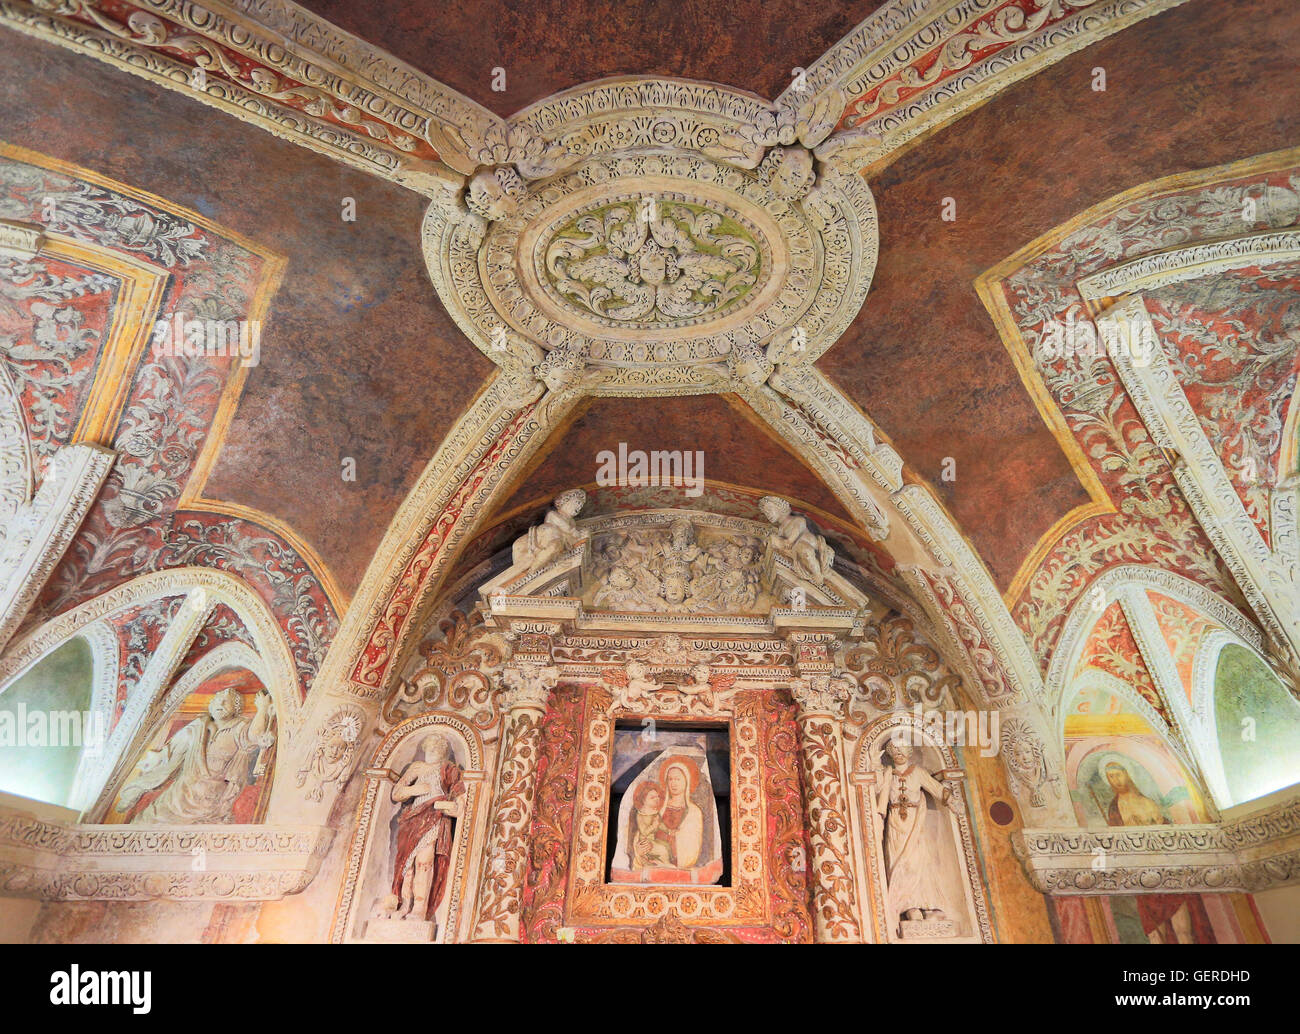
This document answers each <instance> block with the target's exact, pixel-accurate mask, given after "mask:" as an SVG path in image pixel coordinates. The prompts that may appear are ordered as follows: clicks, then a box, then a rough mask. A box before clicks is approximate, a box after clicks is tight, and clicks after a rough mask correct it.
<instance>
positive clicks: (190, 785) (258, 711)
mask: <svg viewBox="0 0 1300 1034" xmlns="http://www.w3.org/2000/svg"><path fill="white" fill-rule="evenodd" d="M253 706H254V713H253V715H252V716H251V717H250V716H249V715H246V714H244V698H243V696H242V695H241V694H240V693H239V692H238V691H237V690H235V689H234V688H230V689H225V690H222V691H221V692H219V693H215V694H213V697H212V700H211V701H210V702H209V704H208V713H207V714H206V715H200V716H199V717H197V718H195V719H194V720H193V721H191V722H189V723H188V724H187V725H185V726H184V727H183V728H182V729H181V730H180V731H179V732H177V733H176V735H174V736H173V737H171V739H169V740H168V741H167V742H166V743H165V744H163V746H161V747H159V748H158V749H157V750H151V751H149V753H148V754H146V755H145V756H144V758H143V759H142V760H141V761H140V764H139V766H138V767H137V770H136V772H135V774H134V775H133V776H132V777H131V778H130V779H129V780H127V782H126V784H125V785H124V786H123V788H122V794H121V797H120V803H119V807H120V808H121V809H122V810H123V811H124V812H129V811H130V810H131V809H132V808H133V807H135V806H136V805H138V804H139V802H140V800H141V798H142V797H143V796H144V795H145V794H146V793H150V792H152V791H155V790H159V789H161V792H160V793H159V794H158V795H157V796H156V797H155V798H154V799H153V800H152V801H150V802H149V803H148V804H147V805H146V806H145V807H143V808H141V809H140V810H139V811H137V812H135V814H134V815H132V817H131V819H130V821H131V822H135V823H144V824H152V823H166V824H169V825H175V824H182V823H184V824H188V823H203V822H230V821H231V818H232V809H233V808H234V804H235V800H236V798H238V797H239V795H240V793H242V792H243V790H244V787H246V786H247V785H248V784H249V783H250V782H251V781H252V780H253V774H254V772H255V771H256V769H257V760H258V757H259V755H260V753H261V752H262V751H263V750H266V749H267V748H269V747H271V746H273V745H274V744H275V730H274V722H275V707H274V705H273V704H272V702H271V695H270V694H269V693H268V692H266V690H261V691H260V692H259V693H258V694H257V695H256V696H255V697H254V700H253Z"/></svg>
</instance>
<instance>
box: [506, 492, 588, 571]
mask: <svg viewBox="0 0 1300 1034" xmlns="http://www.w3.org/2000/svg"><path fill="white" fill-rule="evenodd" d="M586 505H587V493H586V492H584V491H583V490H582V489H580V488H575V489H572V490H571V491H568V492H563V493H561V494H560V495H558V496H556V498H555V509H553V510H551V511H550V512H549V513H548V514H547V515H546V517H545V518H544V519H543V520H542V523H541V524H538V525H535V526H534V527H532V528H529V529H528V533H527V534H526V535H521V536H520V537H519V538H518V539H516V540H515V544H514V546H513V547H512V550H511V558H512V559H513V560H514V562H515V563H516V564H523V565H524V566H525V567H526V568H527V569H528V572H529V573H532V572H533V571H540V570H541V569H542V568H543V567H545V566H546V565H547V564H549V563H551V561H553V560H554V559H555V558H556V557H558V556H559V555H560V554H561V553H563V552H564V551H565V550H567V549H571V548H572V547H573V546H574V544H575V543H576V542H577V541H578V539H579V538H581V537H582V533H581V532H580V531H579V530H578V525H577V522H576V521H575V520H574V518H575V517H577V516H578V514H580V513H581V512H582V508H583V507H584V506H586Z"/></svg>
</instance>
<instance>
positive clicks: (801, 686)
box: [790, 666, 862, 944]
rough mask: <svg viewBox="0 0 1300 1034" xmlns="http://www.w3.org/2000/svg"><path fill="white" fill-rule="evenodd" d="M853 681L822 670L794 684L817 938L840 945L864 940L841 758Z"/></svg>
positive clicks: (820, 940)
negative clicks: (845, 712)
mask: <svg viewBox="0 0 1300 1034" xmlns="http://www.w3.org/2000/svg"><path fill="white" fill-rule="evenodd" d="M801 670H802V666H801ZM852 685H853V683H852V681H851V680H850V679H844V678H837V677H835V676H833V675H823V674H813V675H801V676H800V677H799V678H796V679H794V680H792V681H791V683H790V695H791V696H792V697H794V701H795V704H796V705H798V720H799V734H800V735H799V742H800V748H801V753H802V755H803V782H804V809H805V811H806V813H807V818H808V843H809V848H810V850H811V852H812V857H811V858H810V862H811V864H810V866H809V879H810V882H811V886H812V899H813V900H812V913H813V929H814V931H815V933H816V938H817V940H818V941H819V942H831V943H841V944H854V943H859V942H861V940H862V927H861V923H860V921H859V918H858V907H857V900H856V894H855V891H854V882H853V859H852V855H851V850H852V849H851V847H850V846H849V819H848V801H847V799H846V797H845V794H844V777H843V771H844V767H843V761H842V758H843V753H844V750H843V744H844V731H843V727H844V709H845V706H846V704H847V703H848V699H849V696H850V693H851V690H852Z"/></svg>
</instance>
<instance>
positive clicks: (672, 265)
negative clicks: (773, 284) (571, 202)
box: [546, 197, 760, 323]
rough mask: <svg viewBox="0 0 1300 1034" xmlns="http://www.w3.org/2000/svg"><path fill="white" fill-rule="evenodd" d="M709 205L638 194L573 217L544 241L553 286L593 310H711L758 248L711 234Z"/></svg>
mask: <svg viewBox="0 0 1300 1034" xmlns="http://www.w3.org/2000/svg"><path fill="white" fill-rule="evenodd" d="M723 223H724V217H723V216H722V215H720V214H718V213H716V212H710V211H696V210H694V209H693V208H691V207H688V206H686V205H681V204H675V205H664V204H662V203H661V202H659V201H658V200H657V199H655V198H652V197H648V198H644V199H642V202H641V204H640V205H639V206H636V207H633V206H632V205H629V204H617V205H613V206H610V207H609V208H607V209H605V210H604V211H597V212H592V213H589V214H587V215H583V216H581V217H580V218H578V219H577V220H576V221H575V222H574V223H573V224H572V225H571V226H569V227H564V228H562V229H561V230H560V231H559V232H560V233H561V234H565V236H557V237H556V238H555V239H554V240H552V242H551V244H550V246H549V247H548V248H547V249H546V271H547V273H548V274H549V275H550V278H551V281H552V284H553V285H554V287H555V288H556V290H557V291H559V292H560V294H562V295H563V296H565V297H566V298H568V299H569V300H570V301H572V302H575V303H577V304H578V305H579V306H581V307H582V308H583V309H586V310H588V311H589V312H591V313H594V314H595V315H597V316H601V317H604V318H606V319H610V320H617V321H619V322H620V323H625V322H631V321H637V322H642V323H656V322H659V323H662V322H672V321H675V320H689V319H695V318H696V317H700V316H704V315H712V314H714V313H718V312H720V311H722V310H723V309H725V308H727V307H729V306H730V305H731V303H732V302H734V301H736V300H737V299H738V298H740V297H741V296H743V295H744V294H745V293H746V292H747V291H748V290H749V289H750V288H751V287H753V286H754V284H755V283H756V282H757V279H758V269H759V264H760V263H759V251H758V248H757V247H756V246H755V245H754V244H753V243H752V242H750V241H748V240H746V239H745V238H744V237H741V236H739V233H738V232H737V233H724V234H715V232H714V231H716V230H717V229H718V228H719V227H721V226H722V225H723Z"/></svg>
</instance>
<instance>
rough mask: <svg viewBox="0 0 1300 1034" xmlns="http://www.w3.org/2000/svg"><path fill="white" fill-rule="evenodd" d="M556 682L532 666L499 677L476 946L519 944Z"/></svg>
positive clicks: (551, 670)
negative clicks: (545, 724) (540, 764)
mask: <svg viewBox="0 0 1300 1034" xmlns="http://www.w3.org/2000/svg"><path fill="white" fill-rule="evenodd" d="M559 677H560V669H559V668H557V667H556V666H555V665H553V664H542V663H536V662H532V661H525V662H522V663H512V664H508V665H507V666H506V667H505V668H504V669H503V670H502V673H501V682H502V685H503V687H504V688H503V689H502V690H501V691H500V700H501V710H502V719H501V725H502V735H501V764H500V767H499V769H498V771H499V775H498V777H497V792H496V798H495V800H494V801H493V805H492V826H491V828H490V831H489V833H488V843H487V852H486V857H485V858H484V863H483V875H482V879H481V881H480V883H479V894H478V918H477V922H476V923H475V926H474V935H473V937H472V938H471V940H474V941H479V942H483V941H504V942H516V941H518V940H519V930H520V924H519V920H520V908H521V904H522V901H523V890H524V875H525V873H526V871H527V868H528V833H529V827H530V826H531V825H532V819H533V791H534V789H535V788H536V785H537V760H538V749H539V746H540V742H541V729H542V716H543V715H544V714H545V713H546V702H547V699H548V698H549V696H550V693H551V690H553V689H554V688H555V686H556V683H557V682H558V681H559Z"/></svg>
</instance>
